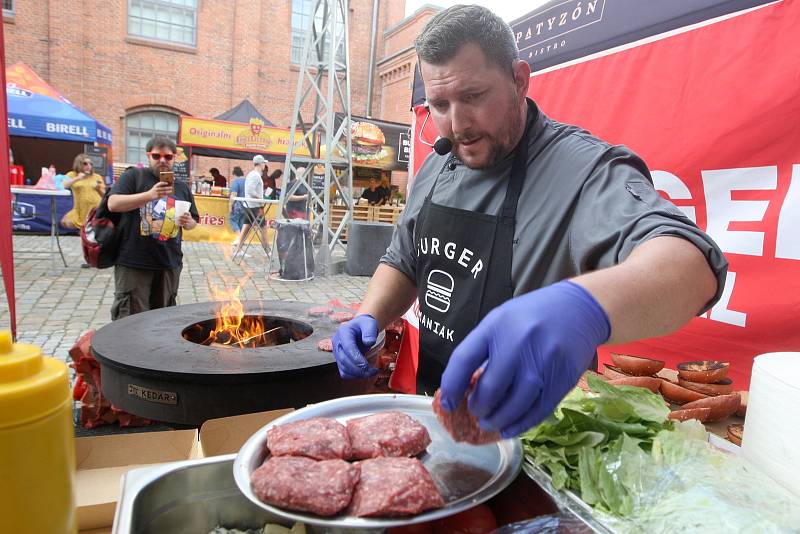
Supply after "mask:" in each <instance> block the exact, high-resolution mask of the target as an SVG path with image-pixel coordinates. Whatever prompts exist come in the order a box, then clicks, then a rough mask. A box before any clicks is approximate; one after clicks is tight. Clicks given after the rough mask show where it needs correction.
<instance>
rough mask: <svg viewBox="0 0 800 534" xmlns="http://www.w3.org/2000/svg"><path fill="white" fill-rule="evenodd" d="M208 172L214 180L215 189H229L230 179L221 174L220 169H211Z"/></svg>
mask: <svg viewBox="0 0 800 534" xmlns="http://www.w3.org/2000/svg"><path fill="white" fill-rule="evenodd" d="M208 172H210V173H211V177H212V178H213V179H214V184H213V185H214V187H228V179H227V178H226V177H224V176H222V174H220V172H219V169H218V168H216V167H211V168H210V169H208Z"/></svg>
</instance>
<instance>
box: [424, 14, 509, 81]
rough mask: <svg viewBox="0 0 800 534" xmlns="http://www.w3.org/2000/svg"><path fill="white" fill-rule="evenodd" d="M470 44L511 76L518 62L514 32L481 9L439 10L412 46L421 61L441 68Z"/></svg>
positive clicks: (504, 23)
mask: <svg viewBox="0 0 800 534" xmlns="http://www.w3.org/2000/svg"><path fill="white" fill-rule="evenodd" d="M469 43H475V44H476V45H478V47H480V49H481V51H482V52H483V55H484V56H486V59H487V60H488V61H489V62H490V63H493V64H495V65H497V66H498V67H500V68H501V69H502V70H504V71H505V72H508V73H509V74H510V75H511V77H512V78H513V77H514V69H513V63H514V60H516V59H519V50H518V49H517V42H516V40H515V39H514V32H513V31H512V30H511V26H509V25H508V24H507V23H506V22H505V21H503V19H501V18H500V17H498V16H497V15H495V14H494V13H492V12H491V11H490V10H488V9H486V8H485V7H482V6H475V5H470V6H465V5H456V6H452V7H448V8H447V9H445V10H443V11H440V12H439V13H437V14H436V16H434V17H433V18H432V19H431V20H429V21H428V23H427V24H426V25H425V27H424V28H423V29H422V32H421V33H420V34H419V36H418V37H417V38H416V40H415V41H414V47H415V48H416V49H417V56H418V57H419V59H420V60H422V61H424V62H425V63H430V64H431V65H441V64H442V63H446V62H447V61H449V60H450V59H452V58H453V57H454V56H455V55H456V54H457V53H458V51H459V50H460V49H461V47H462V46H464V45H466V44H469Z"/></svg>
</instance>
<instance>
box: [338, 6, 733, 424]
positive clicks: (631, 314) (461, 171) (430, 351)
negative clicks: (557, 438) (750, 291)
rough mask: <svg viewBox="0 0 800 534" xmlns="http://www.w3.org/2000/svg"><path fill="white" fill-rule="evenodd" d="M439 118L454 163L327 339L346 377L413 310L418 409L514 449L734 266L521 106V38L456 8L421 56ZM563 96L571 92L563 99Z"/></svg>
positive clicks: (702, 298)
mask: <svg viewBox="0 0 800 534" xmlns="http://www.w3.org/2000/svg"><path fill="white" fill-rule="evenodd" d="M415 45H416V51H417V54H418V57H419V62H420V68H421V73H422V78H423V80H424V83H425V93H426V95H427V99H428V103H429V106H430V114H431V118H432V120H433V121H434V123H435V124H436V127H437V129H438V131H439V133H440V134H441V136H442V137H446V138H449V139H450V140H451V141H452V143H453V145H452V151H451V152H450V153H449V154H446V155H443V156H441V155H438V154H435V153H434V154H431V155H430V156H428V158H427V159H426V160H425V162H424V163H423V165H422V167H421V169H420V171H419V173H418V174H417V176H416V180H415V182H414V185H413V189H412V192H411V194H410V195H409V201H408V204H407V206H406V208H405V210H404V212H403V215H402V217H401V219H400V221H399V223H398V227H397V229H396V231H395V233H394V236H393V238H392V242H391V244H390V246H389V248H388V250H387V252H386V255H385V256H384V257H383V258H382V259H381V264H380V265H379V267H378V269H377V270H376V271H375V274H374V276H373V277H372V280H371V281H370V283H369V287H368V290H367V295H366V297H365V299H364V302H363V304H362V306H361V308H360V310H359V312H358V314H357V316H356V317H355V318H354V319H353V320H351V321H350V322H348V323H345V324H344V325H343V326H341V327H340V328H339V330H338V331H337V333H336V335H335V336H334V338H333V345H334V356H335V357H336V361H337V364H338V366H339V372H340V374H341V376H342V377H343V378H362V377H366V376H370V375H372V374H374V373H375V372H376V370H375V369H372V368H370V366H369V365H368V364H367V362H366V360H365V359H364V353H365V350H366V349H367V348H368V347H369V346H371V345H372V344H373V343H374V342H375V340H376V337H377V333H378V331H379V330H380V329H382V328H384V327H385V325H387V324H388V323H389V322H391V321H392V320H394V319H396V318H397V317H399V316H400V315H401V314H402V313H403V312H405V311H406V310H407V309H408V308H409V306H410V305H411V304H412V303H413V302H414V300H415V299H418V300H419V314H420V321H419V323H420V340H419V341H420V348H419V368H418V370H417V393H425V394H432V393H433V392H434V391H435V389H436V388H437V387H441V390H442V406H443V407H444V409H445V410H452V409H454V408H455V407H456V406H458V404H459V402H460V401H461V400H462V399H463V397H464V395H465V392H466V391H467V388H468V386H469V384H470V380H471V377H472V376H473V374H474V373H475V371H476V370H478V369H479V368H481V367H483V373H482V375H481V376H480V379H479V380H478V382H477V385H476V387H475V390H474V391H473V392H472V393H471V394H470V396H469V399H468V407H469V409H470V411H471V412H472V413H473V414H474V415H475V416H477V417H478V419H479V422H480V424H481V427H482V428H484V429H486V430H499V431H501V433H502V435H503V436H504V437H510V436H516V435H518V434H520V433H521V432H524V431H526V430H527V429H529V428H531V427H532V426H534V425H536V424H538V423H539V422H541V421H542V420H543V419H544V418H546V417H547V416H548V415H550V414H551V413H552V412H553V410H554V408H555V407H556V405H557V404H558V403H559V402H560V401H561V399H562V398H563V397H564V396H565V395H566V394H567V393H568V392H569V391H570V389H572V388H573V387H574V386H575V384H576V383H577V381H578V379H579V378H580V376H581V374H582V373H583V372H584V371H585V370H586V369H587V368H588V367H589V366H590V365H591V364H592V363H593V361H594V360H595V358H596V349H597V347H598V346H599V345H602V344H604V343H625V342H629V341H633V340H636V339H641V338H647V337H653V336H661V335H665V334H668V333H669V332H672V331H673V330H676V329H677V328H679V327H681V326H682V325H683V324H685V323H686V322H687V321H688V320H689V319H691V318H692V317H693V316H695V315H697V314H699V313H701V312H704V311H705V310H707V309H709V308H710V307H711V306H712V305H713V304H714V303H715V302H716V301H717V299H718V298H719V296H720V295H721V293H722V290H723V284H724V280H725V274H726V270H727V262H726V261H725V258H724V257H723V255H722V252H721V251H720V249H719V248H718V247H717V245H716V244H715V243H714V242H713V241H712V240H711V239H710V238H709V237H708V236H707V235H706V234H704V233H703V232H702V231H700V230H699V229H698V228H697V227H696V226H695V225H694V224H693V223H692V222H691V221H690V220H689V219H687V218H686V217H685V216H684V215H683V213H682V212H681V211H680V210H678V209H677V208H676V207H675V206H673V205H672V204H671V203H669V202H668V201H666V200H664V199H663V198H662V197H660V196H659V195H658V193H657V192H656V191H655V189H654V188H653V185H652V179H651V178H650V174H649V171H648V169H647V167H646V165H645V163H644V162H643V161H642V160H641V159H640V158H639V157H638V156H637V155H636V154H634V153H633V152H631V151H630V150H629V149H627V148H625V147H624V146H614V145H610V144H609V143H607V142H605V141H602V140H600V139H598V138H596V137H593V136H592V135H591V134H589V133H588V132H586V131H584V130H581V129H580V128H578V127H575V126H571V125H567V124H562V123H559V122H556V121H554V120H553V119H551V118H549V117H547V116H546V115H545V114H544V113H543V112H542V111H541V110H540V109H539V108H538V107H537V106H536V104H535V103H534V102H533V101H531V100H529V99H527V98H526V94H527V93H528V81H529V75H530V67H529V65H528V64H527V63H526V62H525V61H521V60H520V59H519V55H518V50H517V47H516V43H515V40H514V36H513V34H512V32H511V28H510V27H509V26H508V24H506V23H505V22H503V21H502V20H501V19H500V18H499V17H497V16H496V15H494V14H493V13H492V12H490V11H489V10H487V9H485V8H483V7H479V6H463V5H462V6H454V7H451V8H448V9H445V10H444V11H441V12H440V13H439V14H438V15H436V16H435V17H434V18H432V19H431V20H430V21H429V22H428V24H427V25H426V26H425V28H424V29H423V30H422V33H421V34H420V35H419V37H418V38H417V40H416V43H415ZM564 89H565V90H568V89H569V88H564Z"/></svg>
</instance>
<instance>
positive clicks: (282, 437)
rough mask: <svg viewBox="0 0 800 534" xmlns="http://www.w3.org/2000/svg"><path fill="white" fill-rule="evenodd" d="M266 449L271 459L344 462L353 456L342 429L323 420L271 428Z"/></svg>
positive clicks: (342, 426) (297, 422) (336, 422)
mask: <svg viewBox="0 0 800 534" xmlns="http://www.w3.org/2000/svg"><path fill="white" fill-rule="evenodd" d="M267 448H268V449H269V452H270V454H272V456H306V457H308V458H313V459H315V460H333V459H337V458H338V459H340V460H347V459H349V458H350V456H351V454H352V452H351V447H350V438H349V437H348V435H347V429H346V428H345V427H344V425H343V424H341V423H339V422H338V421H334V420H333V419H325V418H322V417H315V418H313V419H306V420H304V421H296V422H293V423H287V424H285V425H279V426H275V427H272V428H270V429H269V431H267Z"/></svg>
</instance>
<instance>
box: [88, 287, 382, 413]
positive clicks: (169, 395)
mask: <svg viewBox="0 0 800 534" xmlns="http://www.w3.org/2000/svg"><path fill="white" fill-rule="evenodd" d="M239 306H241V310H240V311H241V315H236V316H235V317H234V316H231V315H226V314H224V313H222V314H221V313H220V310H219V307H220V303H218V302H206V303H200V304H189V305H184V306H173V307H170V308H163V309H159V310H151V311H148V312H144V313H139V314H136V315H132V316H130V317H126V318H124V319H120V320H118V321H114V322H113V323H111V324H108V325H106V326H104V327H103V328H101V329H99V330H98V331H97V333H96V334H95V336H94V338H93V340H92V352H93V353H94V355H95V357H96V358H97V360H98V362H100V366H101V380H102V390H103V394H104V395H105V396H106V398H108V400H109V401H111V403H112V404H114V405H115V406H116V407H118V408H121V409H123V410H125V411H127V412H130V413H132V414H135V415H138V416H141V417H146V418H149V419H154V420H156V421H166V422H172V423H178V424H186V425H199V424H202V423H203V422H204V421H206V420H208V419H212V418H216V417H226V416H230V415H237V414H243V413H252V412H258V411H264V410H272V409H280V408H288V407H295V408H300V407H303V406H306V405H307V404H310V403H315V402H321V401H324V400H329V399H333V398H336V397H343V396H348V395H356V394H359V393H363V392H365V391H366V390H367V389H368V388H369V387H370V385H371V381H370V380H357V381H350V380H342V379H341V378H340V377H339V372H338V369H337V367H336V362H335V360H334V358H333V355H332V354H331V353H329V352H323V351H321V350H319V349H318V348H317V345H318V343H319V342H320V341H321V340H323V339H325V338H330V337H331V336H332V335H333V333H334V332H335V331H336V328H337V327H338V324H337V323H334V322H333V321H332V320H331V319H330V318H329V317H328V316H327V315H323V316H311V315H309V313H308V310H309V308H311V307H312V306H313V305H312V304H307V303H299V302H276V301H242V302H240V303H239ZM225 324H228V326H229V327H230V328H221V329H220V326H224V325H225ZM383 342H384V333H383V332H381V333H380V335H379V337H378V342H377V343H376V344H375V345H374V346H373V347H372V349H371V350H370V352H369V354H368V360H369V361H370V363H371V365H373V366H374V365H377V359H378V354H379V352H380V350H381V348H382V347H383Z"/></svg>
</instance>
